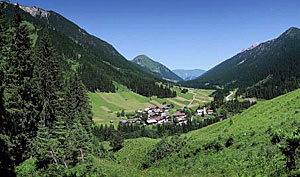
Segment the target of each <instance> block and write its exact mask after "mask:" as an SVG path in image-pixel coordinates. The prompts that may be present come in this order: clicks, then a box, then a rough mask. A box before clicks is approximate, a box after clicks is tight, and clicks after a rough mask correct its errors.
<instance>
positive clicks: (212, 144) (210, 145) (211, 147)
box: [203, 141, 223, 151]
mask: <svg viewBox="0 0 300 177" xmlns="http://www.w3.org/2000/svg"><path fill="white" fill-rule="evenodd" d="M203 148H204V150H215V151H221V150H222V149H223V145H222V144H221V143H220V142H219V141H212V142H209V143H206V144H205V145H204V147H203Z"/></svg>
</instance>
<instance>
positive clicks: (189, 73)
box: [173, 69, 205, 81]
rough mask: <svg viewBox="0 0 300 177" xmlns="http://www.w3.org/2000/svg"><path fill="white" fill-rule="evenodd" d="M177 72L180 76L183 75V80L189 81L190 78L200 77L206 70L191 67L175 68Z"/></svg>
mask: <svg viewBox="0 0 300 177" xmlns="http://www.w3.org/2000/svg"><path fill="white" fill-rule="evenodd" d="M173 72H174V73H175V74H177V75H178V76H179V77H181V78H182V79H183V80H185V81H188V80H194V79H196V78H198V77H200V76H201V75H202V74H204V73H205V70H202V69H191V70H186V69H175V70H173Z"/></svg>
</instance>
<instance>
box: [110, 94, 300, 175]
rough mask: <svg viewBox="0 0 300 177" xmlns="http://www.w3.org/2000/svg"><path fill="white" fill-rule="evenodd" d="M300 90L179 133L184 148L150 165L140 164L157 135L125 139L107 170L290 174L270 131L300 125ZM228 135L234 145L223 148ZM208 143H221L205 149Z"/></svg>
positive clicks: (112, 172)
mask: <svg viewBox="0 0 300 177" xmlns="http://www.w3.org/2000/svg"><path fill="white" fill-rule="evenodd" d="M299 95H300V89H299V90H296V91H294V92H291V93H288V94H286V95H283V96H280V97H277V98H275V99H273V100H270V101H264V102H260V103H258V104H257V105H255V106H253V107H251V108H250V109H248V110H246V111H245V112H243V113H242V114H240V115H237V116H234V117H233V118H231V119H227V120H225V121H222V122H219V123H216V124H213V125H211V126H208V127H205V128H202V129H200V130H196V131H192V132H189V133H187V134H184V135H181V137H182V139H185V140H186V144H185V145H184V146H183V147H182V148H181V149H180V151H179V152H174V153H171V154H169V155H168V156H166V157H165V158H162V159H161V160H158V161H156V162H155V163H153V164H152V165H151V167H150V168H148V169H146V170H141V168H140V166H141V164H142V163H143V162H144V161H145V159H147V153H148V152H149V151H150V150H151V149H153V146H154V145H155V144H157V143H158V142H159V140H152V139H148V138H141V139H131V140H127V141H126V142H125V143H124V145H125V146H124V148H123V149H121V150H120V151H119V152H117V153H116V154H115V157H116V161H115V162H114V163H111V164H110V165H109V167H108V168H107V171H106V172H107V173H108V174H109V175H112V176H131V175H133V174H139V175H137V176H141V175H142V176H286V175H284V174H285V168H284V165H285V160H284V156H283V155H282V154H281V152H280V151H279V149H278V148H277V146H275V145H273V144H272V143H271V138H272V136H271V135H272V132H275V131H276V130H279V129H283V130H284V131H292V130H293V129H294V128H296V127H299V126H300V120H299V116H300V113H299V112H300V106H299V105H300V96H299ZM229 137H232V138H233V144H232V145H231V146H229V147H225V146H224V144H225V143H226V141H227V140H228V139H229ZM208 143H212V144H219V145H220V146H221V148H220V149H219V150H218V151H217V150H216V149H214V148H211V149H209V148H205V147H208V146H207V145H208ZM115 168H116V169H118V170H119V171H118V172H116V171H114V170H113V169H115ZM110 169H112V170H110ZM122 169H123V170H122ZM133 176H134V175H133Z"/></svg>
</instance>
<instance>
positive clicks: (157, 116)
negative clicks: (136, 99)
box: [119, 103, 224, 126]
mask: <svg viewBox="0 0 300 177" xmlns="http://www.w3.org/2000/svg"><path fill="white" fill-rule="evenodd" d="M185 109H187V107H184V108H183V109H176V110H175V111H174V105H172V104H166V103H165V104H164V105H163V107H158V106H152V107H146V108H145V109H143V110H137V111H136V114H135V118H134V119H121V120H120V121H119V124H120V125H126V124H143V125H145V126H151V125H157V124H164V123H168V124H173V125H182V124H187V122H188V119H190V120H192V119H193V118H194V117H195V116H198V117H199V116H201V117H202V118H203V119H202V120H203V121H204V120H205V119H210V118H212V117H213V118H217V119H219V121H221V120H223V119H224V116H222V115H216V113H215V112H214V110H212V109H210V108H208V107H206V106H205V105H204V106H202V107H201V109H197V110H196V111H195V112H193V114H192V115H191V116H189V115H187V113H186V112H185V111H184V110H185Z"/></svg>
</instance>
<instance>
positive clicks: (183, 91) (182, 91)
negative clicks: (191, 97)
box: [181, 89, 189, 94]
mask: <svg viewBox="0 0 300 177" xmlns="http://www.w3.org/2000/svg"><path fill="white" fill-rule="evenodd" d="M188 91H189V90H188V89H182V90H181V93H183V94H186V93H187V92H188Z"/></svg>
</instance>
